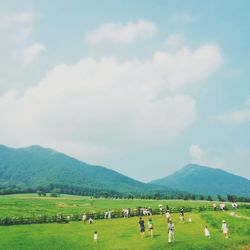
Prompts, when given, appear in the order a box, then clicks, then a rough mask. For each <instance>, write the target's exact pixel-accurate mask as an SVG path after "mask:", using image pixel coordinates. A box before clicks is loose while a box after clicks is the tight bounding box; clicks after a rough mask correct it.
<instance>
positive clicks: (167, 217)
mask: <svg viewBox="0 0 250 250" xmlns="http://www.w3.org/2000/svg"><path fill="white" fill-rule="evenodd" d="M166 219H167V223H169V220H171V214H170V211H169V210H167V211H166Z"/></svg>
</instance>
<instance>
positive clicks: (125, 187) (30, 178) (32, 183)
mask: <svg viewBox="0 0 250 250" xmlns="http://www.w3.org/2000/svg"><path fill="white" fill-rule="evenodd" d="M50 184H59V185H68V186H74V187H83V188H95V189H98V190H114V191H116V192H120V193H129V192H140V193H146V192H149V191H156V190H162V191H163V190H164V191H167V190H168V191H169V192H170V190H169V189H167V188H163V187H160V186H159V187H158V186H156V185H149V184H146V183H142V182H139V181H136V180H134V179H131V178H129V177H127V176H124V175H122V174H119V173H118V172H115V171H113V170H110V169H107V168H105V167H101V166H94V165H89V164H87V163H84V162H81V161H79V160H76V159H74V158H72V157H69V156H67V155H65V154H62V153H59V152H57V151H54V150H52V149H48V148H42V147H40V146H31V147H28V148H17V149H14V148H9V147H6V146H3V145H0V185H1V186H10V185H19V186H24V187H32V188H35V187H38V186H42V187H43V186H48V185H50Z"/></svg>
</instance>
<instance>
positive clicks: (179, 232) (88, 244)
mask: <svg viewBox="0 0 250 250" xmlns="http://www.w3.org/2000/svg"><path fill="white" fill-rule="evenodd" d="M189 215H190V216H191V217H192V220H193V222H192V223H191V224H189V223H187V222H186V223H184V224H182V223H179V218H178V215H177V214H175V215H173V220H174V223H175V237H176V242H175V243H171V244H168V243H167V226H166V221H165V217H164V216H160V215H157V216H153V221H154V225H155V230H154V237H153V238H151V237H149V236H148V235H147V234H146V237H145V238H144V239H141V237H140V235H139V232H138V225H137V224H138V218H129V219H126V218H121V219H111V220H106V221H105V220H98V221H94V224H92V225H89V224H83V222H70V223H69V224H40V225H38V224H36V225H22V226H7V227H4V226H2V227H0V235H2V236H4V237H1V241H0V249H2V250H7V249H10V250H19V249H20V250H34V249H37V250H43V249H44V250H45V249H46V250H47V249H48V250H49V249H51V250H52V249H53V250H56V249H58V250H59V249H60V250H64V249H155V250H159V249H195V250H197V249H206V250H207V249H218V250H221V249H244V246H246V245H249V244H250V238H249V235H250V234H249V229H250V221H244V220H241V219H236V218H231V217H230V216H229V214H228V213H224V214H222V213H220V212H208V213H192V214H189ZM187 216H188V214H187V215H186V217H187ZM147 219H148V218H147V217H144V220H145V221H147ZM222 219H226V220H227V221H228V226H229V230H230V238H229V239H228V240H225V239H224V238H223V235H222V233H221V231H220V223H221V220H222ZM205 225H208V227H209V229H210V232H211V236H212V237H211V239H207V238H205V236H204V233H203V230H204V226H205ZM244 228H245V230H242V229H244ZM94 231H98V234H99V240H98V243H97V244H94V243H93V240H92V237H93V233H94Z"/></svg>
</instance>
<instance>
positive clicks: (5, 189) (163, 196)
mask: <svg viewBox="0 0 250 250" xmlns="http://www.w3.org/2000/svg"><path fill="white" fill-rule="evenodd" d="M16 193H37V194H38V196H41V197H42V196H46V194H48V193H50V196H53V197H57V196H59V195H60V193H63V194H71V195H80V196H92V197H95V198H99V197H104V198H114V199H118V198H120V199H124V198H125V199H135V198H136V199H154V200H172V199H181V200H207V201H213V200H218V201H221V202H222V201H230V202H234V201H235V202H250V197H240V196H235V195H227V196H221V195H217V196H212V195H203V194H200V195H197V194H190V193H179V192H173V193H169V192H164V191H162V190H161V191H158V192H156V191H154V192H151V193H149V192H145V193H139V192H134V193H132V192H127V193H126V192H124V193H120V192H117V191H114V190H106V189H96V188H88V187H76V186H70V185H62V184H50V185H48V186H39V187H34V188H30V187H25V186H17V185H12V186H0V194H16Z"/></svg>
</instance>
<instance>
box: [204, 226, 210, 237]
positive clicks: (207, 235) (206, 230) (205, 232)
mask: <svg viewBox="0 0 250 250" xmlns="http://www.w3.org/2000/svg"><path fill="white" fill-rule="evenodd" d="M204 234H205V236H206V237H207V238H208V239H210V232H209V230H208V227H207V225H206V226H205V229H204Z"/></svg>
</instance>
